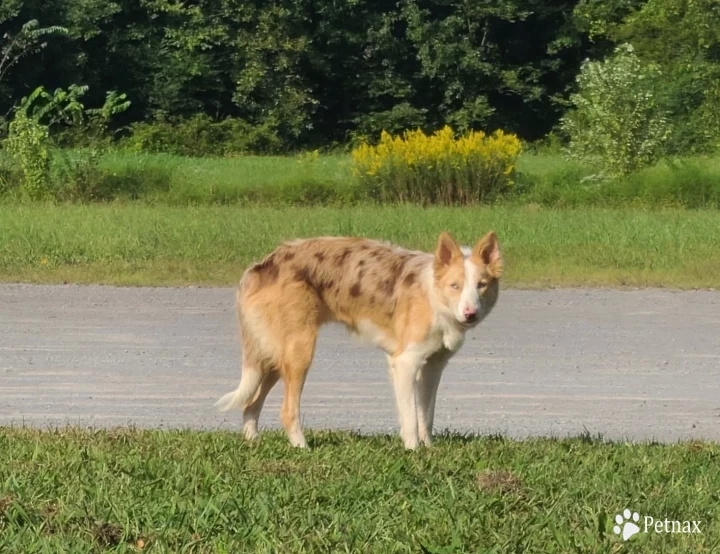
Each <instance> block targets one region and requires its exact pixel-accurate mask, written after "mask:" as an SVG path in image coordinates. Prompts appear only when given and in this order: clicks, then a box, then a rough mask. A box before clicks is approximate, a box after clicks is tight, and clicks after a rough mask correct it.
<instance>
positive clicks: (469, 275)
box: [455, 257, 482, 323]
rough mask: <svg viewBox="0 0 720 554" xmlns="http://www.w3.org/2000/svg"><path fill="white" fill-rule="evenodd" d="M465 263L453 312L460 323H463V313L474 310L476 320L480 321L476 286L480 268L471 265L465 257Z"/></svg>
mask: <svg viewBox="0 0 720 554" xmlns="http://www.w3.org/2000/svg"><path fill="white" fill-rule="evenodd" d="M464 262H465V282H464V283H463V289H462V293H461V294H460V302H458V306H457V309H456V311H455V317H456V318H457V320H458V321H460V322H461V323H464V322H465V312H466V311H468V310H474V311H475V312H477V319H478V320H480V319H481V317H482V314H481V313H480V307H481V306H480V295H478V289H477V284H478V281H479V280H480V268H479V267H478V266H476V265H475V264H474V263H472V262H471V261H470V260H469V259H468V258H467V257H466V258H465V260H464Z"/></svg>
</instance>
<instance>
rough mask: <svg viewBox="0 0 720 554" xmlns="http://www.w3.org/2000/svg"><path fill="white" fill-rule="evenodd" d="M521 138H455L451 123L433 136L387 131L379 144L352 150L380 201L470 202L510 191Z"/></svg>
mask: <svg viewBox="0 0 720 554" xmlns="http://www.w3.org/2000/svg"><path fill="white" fill-rule="evenodd" d="M519 154H520V141H519V140H518V138H517V137H516V136H515V135H506V134H505V133H503V132H502V131H496V132H495V133H493V134H492V135H486V134H485V133H482V132H470V133H468V134H466V135H463V136H461V137H460V138H458V139H455V138H454V135H453V131H452V129H450V127H445V128H443V129H441V130H440V131H437V132H436V133H435V134H433V135H430V136H428V135H425V134H424V133H423V132H422V131H419V130H418V131H408V132H405V133H404V134H403V135H402V136H392V135H390V134H389V133H387V132H385V131H383V133H382V135H381V137H380V143H379V144H378V145H377V146H372V145H369V144H362V145H361V146H359V147H358V148H356V149H354V150H353V152H352V158H353V170H354V173H355V175H357V176H358V177H359V178H360V179H361V181H362V182H363V183H364V185H365V187H366V190H367V192H368V194H369V195H370V196H371V197H373V198H376V199H379V200H382V201H400V202H404V201H409V202H419V203H423V204H437V203H439V204H472V203H475V202H482V201H486V200H490V199H492V198H494V197H495V196H497V195H499V194H503V193H505V192H507V191H508V190H509V189H510V187H511V186H512V184H513V181H512V177H513V171H514V169H515V165H516V162H517V158H518V155H519Z"/></svg>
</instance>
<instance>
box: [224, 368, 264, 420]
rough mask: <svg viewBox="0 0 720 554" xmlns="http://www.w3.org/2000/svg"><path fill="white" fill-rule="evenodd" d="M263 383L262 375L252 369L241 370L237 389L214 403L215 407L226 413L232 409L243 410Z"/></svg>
mask: <svg viewBox="0 0 720 554" xmlns="http://www.w3.org/2000/svg"><path fill="white" fill-rule="evenodd" d="M262 381H263V374H262V372H260V371H257V370H256V369H254V368H243V373H242V379H240V384H239V385H238V388H236V389H235V390H234V391H232V392H229V393H227V394H226V395H225V396H223V397H222V398H221V399H220V400H218V401H217V402H216V403H215V407H216V408H217V409H218V410H219V411H221V412H226V411H228V410H230V409H232V408H245V406H247V405H248V404H249V403H250V402H251V401H252V399H253V398H254V397H255V393H257V390H258V388H260V384H261V383H262Z"/></svg>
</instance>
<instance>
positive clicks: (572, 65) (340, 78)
mask: <svg viewBox="0 0 720 554" xmlns="http://www.w3.org/2000/svg"><path fill="white" fill-rule="evenodd" d="M31 20H37V21H39V22H40V25H42V26H44V27H49V26H58V27H61V28H63V29H64V30H65V32H62V33H54V34H51V35H46V36H43V37H42V40H43V41H44V42H45V43H46V46H45V47H44V48H36V49H32V50H31V51H28V52H27V53H26V55H25V57H24V58H23V59H22V60H21V61H20V62H19V63H18V64H16V65H15V67H13V68H12V69H11V70H9V71H7V73H6V74H5V75H3V76H2V80H0V110H2V112H0V113H8V112H9V111H10V110H11V109H12V107H13V106H15V105H17V103H18V102H19V101H20V99H21V98H22V97H24V96H27V95H28V94H30V93H31V92H32V91H33V90H34V89H35V88H36V87H38V86H44V87H46V88H47V89H49V90H53V89H56V88H67V87H69V86H70V85H78V86H83V87H85V86H87V87H89V88H88V92H87V93H86V96H85V99H86V101H87V102H88V104H95V105H101V104H102V103H103V101H104V99H105V98H106V93H107V92H108V91H118V92H119V93H124V94H125V95H126V96H127V99H128V100H129V101H130V106H129V108H128V109H127V110H125V111H124V112H122V113H121V114H119V115H118V116H117V118H115V120H114V121H113V125H115V126H117V127H126V126H128V125H130V124H133V123H136V124H137V123H138V122H142V123H145V124H148V123H150V124H154V123H158V124H167V123H168V122H170V123H173V122H178V121H183V120H188V119H190V118H193V117H195V118H197V117H198V116H203V117H204V118H205V119H207V120H208V121H216V122H222V121H225V120H228V119H232V120H233V121H240V122H242V125H244V126H246V127H242V129H245V128H248V129H254V130H260V131H262V132H264V133H267V134H268V135H269V136H272V137H274V140H275V142H273V143H272V144H274V145H275V146H278V147H282V148H286V149H294V148H303V147H308V146H316V145H328V144H334V143H343V142H347V141H348V140H349V139H352V138H358V137H377V136H378V135H379V132H380V131H381V130H383V129H385V130H388V131H390V132H398V131H401V130H404V129H408V128H421V129H425V130H433V129H437V128H439V127H441V126H443V125H446V124H447V125H450V126H452V127H453V128H454V129H456V130H458V131H466V130H470V129H484V130H493V129H498V128H501V129H504V130H505V131H509V132H513V133H517V134H518V135H519V136H520V137H521V138H523V139H525V140H535V139H539V138H541V137H544V136H546V135H547V134H548V133H549V132H551V131H552V130H553V129H556V128H557V125H558V122H559V121H560V120H561V118H562V117H563V115H564V114H565V113H566V111H567V110H568V106H569V98H570V95H571V93H572V92H573V91H574V90H575V88H576V86H577V84H576V82H577V76H578V73H579V72H580V68H581V65H582V63H583V61H584V60H586V59H588V58H590V59H602V58H604V57H606V56H608V55H611V54H612V52H613V51H614V50H615V48H616V46H617V45H619V44H621V43H631V44H632V45H633V47H634V51H635V53H636V54H637V56H638V58H639V59H640V61H641V62H642V63H643V64H647V65H648V66H653V67H655V68H657V71H658V72H660V73H661V74H662V75H663V79H662V87H661V88H662V90H659V91H658V95H657V101H658V102H663V103H664V105H665V106H666V108H667V110H666V111H667V113H669V114H670V117H671V118H674V119H675V120H676V121H677V122H678V124H679V125H683V126H684V127H683V129H684V130H683V132H682V133H676V134H675V135H674V136H676V137H678V138H676V139H675V141H676V144H675V145H674V147H675V148H677V149H682V150H688V149H690V150H692V149H695V150H703V149H707V148H709V145H712V144H715V143H714V142H713V141H714V140H715V138H713V133H714V132H715V131H716V130H717V129H720V3H718V2H716V1H715V0H495V1H493V2H481V1H473V0H399V1H397V2H387V1H386V0H346V1H340V0H254V1H241V0H193V1H188V2H179V1H175V0H2V3H1V4H0V32H1V33H2V35H3V36H4V37H5V38H4V41H5V42H4V45H5V46H4V48H5V49H6V48H7V44H8V43H9V41H10V40H11V39H12V37H13V36H15V35H16V34H17V33H18V32H19V30H20V29H21V28H22V26H23V25H25V24H26V23H27V22H28V21H31ZM713 126H714V127H713ZM713 129H715V131H714V130H713Z"/></svg>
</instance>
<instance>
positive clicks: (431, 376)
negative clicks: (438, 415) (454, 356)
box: [416, 350, 450, 446]
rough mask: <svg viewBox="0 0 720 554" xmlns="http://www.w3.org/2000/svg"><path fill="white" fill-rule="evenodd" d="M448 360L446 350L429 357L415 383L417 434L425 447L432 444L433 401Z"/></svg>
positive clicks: (448, 355) (448, 354)
mask: <svg viewBox="0 0 720 554" xmlns="http://www.w3.org/2000/svg"><path fill="white" fill-rule="evenodd" d="M449 360H450V353H449V352H448V351H447V350H442V351H440V352H436V353H435V354H433V355H432V356H430V357H429V358H428V360H427V362H426V363H425V366H424V367H423V368H422V369H421V370H420V372H419V376H418V381H417V398H416V400H417V417H418V434H419V438H420V440H421V441H422V442H423V443H424V444H425V446H430V445H431V444H432V430H433V421H434V419H435V399H436V398H437V391H438V386H439V385H440V378H441V377H442V373H443V370H444V369H445V366H446V365H447V363H448V361H449Z"/></svg>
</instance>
